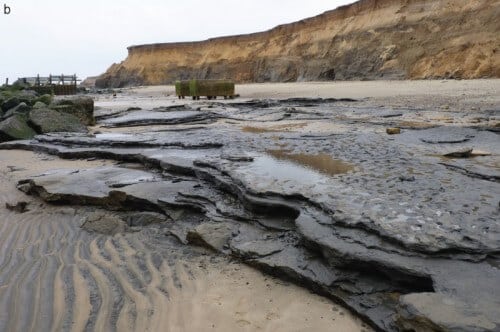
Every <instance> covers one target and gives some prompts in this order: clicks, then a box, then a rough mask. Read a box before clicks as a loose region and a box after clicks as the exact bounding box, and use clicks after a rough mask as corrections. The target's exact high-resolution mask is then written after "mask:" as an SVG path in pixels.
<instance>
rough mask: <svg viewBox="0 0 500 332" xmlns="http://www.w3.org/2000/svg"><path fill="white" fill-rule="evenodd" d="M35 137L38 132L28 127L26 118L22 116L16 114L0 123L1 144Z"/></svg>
mask: <svg viewBox="0 0 500 332" xmlns="http://www.w3.org/2000/svg"><path fill="white" fill-rule="evenodd" d="M35 135H36V132H35V131H34V130H33V129H32V128H31V127H30V126H28V124H27V123H26V120H25V117H24V116H22V115H20V114H14V115H13V116H11V117H9V118H8V119H6V120H4V121H2V122H0V142H6V141H12V140H19V139H30V138H33V137H34V136H35Z"/></svg>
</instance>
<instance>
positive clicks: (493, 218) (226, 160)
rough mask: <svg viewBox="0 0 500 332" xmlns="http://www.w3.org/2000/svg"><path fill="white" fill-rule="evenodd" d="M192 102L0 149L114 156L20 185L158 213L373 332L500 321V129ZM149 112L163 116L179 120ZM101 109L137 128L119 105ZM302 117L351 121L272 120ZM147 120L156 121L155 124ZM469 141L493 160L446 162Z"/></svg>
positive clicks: (283, 104) (274, 105)
mask: <svg viewBox="0 0 500 332" xmlns="http://www.w3.org/2000/svg"><path fill="white" fill-rule="evenodd" d="M193 105H194V106H189V105H184V106H183V107H184V110H183V111H180V108H177V109H175V110H173V109H170V108H164V109H161V110H160V109H157V110H156V112H151V118H150V119H147V118H145V119H142V120H150V121H146V122H145V123H147V125H146V126H144V127H143V128H142V130H141V131H139V132H136V133H134V134H130V133H129V134H125V133H116V132H115V133H105V134H97V135H83V134H71V135H64V134H53V135H44V136H38V137H36V139H35V140H32V141H18V142H11V143H4V144H1V145H0V148H2V149H28V150H33V151H40V152H44V153H49V154H53V155H57V156H59V157H61V158H104V159H112V160H115V161H120V162H123V163H125V164H123V165H122V166H121V167H117V166H103V167H93V168H91V169H88V170H76V169H75V170H55V171H53V172H47V173H46V174H43V175H41V176H36V177H29V178H25V179H23V180H22V181H20V182H19V189H21V190H22V191H24V192H26V193H29V194H36V195H38V196H40V197H42V198H43V199H44V200H46V201H47V202H51V203H56V204H84V205H94V206H98V207H99V208H103V209H107V210H112V211H135V212H148V213H151V212H153V213H158V214H161V215H164V216H165V217H166V218H167V219H169V222H168V223H166V225H165V226H164V231H165V233H166V234H168V235H169V238H171V237H173V238H175V239H177V240H179V245H180V246H182V245H183V244H185V245H203V246H206V247H209V248H211V249H212V250H215V251H217V252H219V253H222V254H227V255H231V256H233V257H236V258H238V259H239V260H241V261H244V262H246V263H248V264H251V265H252V266H255V267H257V268H260V269H262V270H263V271H265V272H267V273H270V274H274V275H276V276H279V277H281V278H285V279H289V280H293V281H295V282H297V283H299V284H301V285H303V286H306V287H308V288H310V289H312V290H314V291H316V292H319V293H321V294H324V295H327V296H329V297H331V298H333V299H335V300H337V301H340V302H342V303H343V304H345V305H347V306H348V307H349V308H350V309H351V310H353V311H355V312H356V313H358V314H359V315H360V316H361V317H363V319H365V320H366V321H367V322H369V323H370V324H371V325H372V326H373V327H374V328H376V329H379V330H384V331H404V330H412V329H413V330H426V329H434V330H437V331H448V330H452V331H494V330H495V329H498V326H500V321H499V320H498V317H500V315H499V312H498V308H499V304H500V294H499V293H498V287H496V286H497V284H498V280H499V278H500V274H499V270H498V266H499V262H498V257H499V253H500V242H499V241H500V240H499V239H500V237H499V234H500V228H499V224H498V222H497V219H498V213H499V210H498V202H499V197H500V188H499V182H498V167H497V166H496V165H497V164H496V163H497V161H498V154H499V153H500V151H498V146H497V145H495V144H492V143H493V142H496V141H497V140H498V134H497V133H495V132H492V131H488V130H485V129H486V128H483V127H481V126H467V127H456V126H441V127H439V128H426V129H421V128H419V129H418V130H405V131H403V132H402V134H401V135H399V136H397V137H396V138H394V137H392V136H391V137H390V138H389V137H388V136H387V135H386V134H385V131H381V133H378V132H374V131H373V130H365V129H366V128H371V129H373V128H374V127H375V128H378V127H382V128H383V127H385V126H388V125H391V126H393V125H396V124H397V123H401V122H403V121H404V120H407V116H409V117H411V116H414V115H412V114H411V112H408V113H409V114H408V115H407V114H403V113H406V112H402V111H398V110H394V109H384V108H381V109H380V108H379V109H377V110H373V109H363V108H361V107H356V105H355V104H353V102H352V101H350V102H348V101H343V102H339V101H337V100H322V99H314V100H313V99H290V100H282V101H276V100H274V101H270V100H255V101H251V102H248V103H245V102H240V103H229V104H227V103H226V104H218V103H210V105H207V106H210V107H209V108H208V107H207V108H204V107H203V106H204V105H206V104H204V103H201V104H193ZM200 110H210V113H207V116H208V117H215V118H217V119H218V120H219V121H231V122H236V123H239V124H242V125H244V124H246V123H252V125H254V126H255V125H256V124H259V123H260V124H261V125H262V126H264V125H267V126H270V125H271V124H272V125H274V126H275V127H274V128H275V131H273V130H268V131H263V132H261V133H260V134H259V135H256V134H255V133H254V132H252V131H247V132H245V131H241V130H239V128H237V127H234V126H231V127H228V126H223V125H221V124H220V123H219V124H218V126H217V127H214V126H213V124H212V125H210V126H199V122H198V121H199V118H192V117H191V113H192V112H193V111H200ZM158 112H164V113H166V114H170V117H169V121H172V122H170V124H166V123H165V122H164V119H163V117H158V114H157V113H158ZM184 112H185V113H186V114H183V113H184ZM425 112H426V111H424V110H420V111H419V113H425ZM427 112H429V113H432V112H433V111H427ZM450 114H451V113H449V112H447V115H448V116H451V115H450ZM433 115H435V114H434V113H433ZM462 115H463V114H460V115H457V119H458V118H460V119H462ZM483 116H484V114H483ZM492 117H495V116H494V115H492ZM101 119H103V120H102V121H103V124H104V122H105V121H107V120H109V119H113V122H114V124H115V125H119V126H124V127H125V128H126V127H127V126H136V125H137V124H136V123H134V122H132V123H131V122H129V120H130V116H129V114H127V113H123V114H122V113H118V114H117V115H116V114H115V115H114V116H113V117H111V118H106V117H101ZM174 119H182V120H183V122H182V123H183V125H186V121H188V120H186V119H192V121H194V122H193V123H194V124H196V125H197V126H198V127H196V128H192V129H189V128H179V127H178V124H177V123H179V122H177V121H175V120H174ZM307 121H318V122H320V121H329V122H331V123H335V124H336V125H337V126H340V127H339V128H344V130H339V131H338V132H333V133H328V134H318V133H316V134H314V133H311V134H304V133H300V132H293V131H292V132H290V131H284V129H281V131H280V129H279V128H280V127H279V126H283V125H284V124H286V123H288V125H289V126H293V124H294V123H300V122H307ZM155 122H157V125H162V126H163V127H161V129H162V130H161V131H157V132H154V133H152V132H151V129H152V128H155ZM435 124H438V122H436V123H435ZM165 125H166V126H170V127H173V128H172V130H170V128H169V127H165ZM342 126H343V127H342ZM134 128H135V127H134ZM269 128H270V129H271V128H272V127H269ZM281 128H283V127H281ZM156 129H158V128H156ZM180 129H183V130H180ZM354 129H355V130H354ZM114 130H116V128H115V129H114ZM213 142H217V143H218V145H214V144H213ZM429 142H430V143H429ZM465 146H473V147H474V148H478V149H489V150H490V152H491V155H490V156H485V157H481V158H482V159H481V162H478V163H475V162H473V161H471V160H468V159H464V160H461V159H448V158H447V159H444V158H443V157H440V156H442V155H444V154H448V153H449V152H450V150H461V149H463V148H464V147H465ZM276 151H281V152H279V153H278V152H276ZM301 154H303V155H316V156H322V154H323V155H327V156H330V157H331V159H330V160H329V162H321V160H322V159H321V158H319V157H318V158H316V160H317V163H318V164H317V165H309V168H306V167H301V166H300V163H301V162H300V157H299V156H300V155H301ZM333 156H334V157H335V158H333ZM444 161H446V164H448V165H454V166H456V167H460V168H462V169H466V170H468V171H470V174H468V173H463V172H457V170H456V169H455V168H453V167H447V166H444V165H442V163H443V162H444ZM131 162H133V163H135V164H134V165H135V166H133V167H132V166H130V164H127V163H131ZM137 163H139V164H141V165H142V167H141V169H137ZM340 165H342V167H340ZM313 166H314V167H313ZM327 170H329V171H327ZM472 173H474V174H483V175H485V176H484V177H481V178H478V177H477V176H472V175H471V174H472Z"/></svg>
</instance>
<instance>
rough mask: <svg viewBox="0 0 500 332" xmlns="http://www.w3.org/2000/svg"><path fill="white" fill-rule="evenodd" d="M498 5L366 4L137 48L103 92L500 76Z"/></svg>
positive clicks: (492, 1) (497, 1) (420, 0)
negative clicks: (212, 82) (217, 81)
mask: <svg viewBox="0 0 500 332" xmlns="http://www.w3.org/2000/svg"><path fill="white" fill-rule="evenodd" d="M499 17H500V0H454V1H446V0H361V1H358V2H356V3H354V4H352V5H348V6H344V7H339V8H338V9H336V10H332V11H328V12H325V13H323V14H321V15H319V16H316V17H312V18H309V19H305V20H302V21H299V22H295V23H291V24H286V25H281V26H278V27H276V28H274V29H272V30H269V31H265V32H260V33H255V34H249V35H239V36H231V37H222V38H214V39H209V40H206V41H201V42H186V43H165V44H151V45H140V46H131V47H129V48H128V52H129V54H128V57H127V58H126V59H125V60H124V61H123V62H121V63H119V64H113V65H112V66H111V67H110V68H109V69H108V70H107V71H106V73H104V74H103V75H101V76H100V77H99V78H98V79H97V81H96V85H97V86H99V87H122V86H127V85H155V84H165V83H171V82H173V81H175V80H177V79H187V78H194V77H195V78H231V79H234V80H236V81H237V82H290V81H313V80H336V79H337V80H351V79H352V80H354V79H355V80H358V79H423V78H442V77H447V78H481V77H500V54H499V52H500V47H499V45H500V21H499V20H498V18H499Z"/></svg>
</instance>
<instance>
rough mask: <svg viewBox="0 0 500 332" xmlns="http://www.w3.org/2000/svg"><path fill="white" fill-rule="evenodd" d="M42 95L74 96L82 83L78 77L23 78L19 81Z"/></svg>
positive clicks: (38, 76)
mask: <svg viewBox="0 0 500 332" xmlns="http://www.w3.org/2000/svg"><path fill="white" fill-rule="evenodd" d="M19 80H20V81H21V82H23V83H24V84H28V85H30V87H31V89H33V90H35V91H36V92H38V93H40V94H46V93H48V94H55V95H74V94H76V91H77V89H76V86H77V84H78V82H79V81H80V80H79V79H78V78H77V77H76V75H64V74H62V75H52V74H51V75H49V76H48V77H41V76H40V75H37V76H36V77H22V78H20V79H19Z"/></svg>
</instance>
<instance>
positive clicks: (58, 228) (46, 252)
mask: <svg viewBox="0 0 500 332" xmlns="http://www.w3.org/2000/svg"><path fill="white" fill-rule="evenodd" d="M0 199H1V201H2V202H5V200H6V199H7V198H6V197H5V195H3V197H1V196H0ZM38 204H39V203H38ZM0 210H1V212H0V245H1V253H2V254H1V255H0V331H84V330H85V331H127V330H135V331H139V330H140V331H160V330H164V327H165V326H169V325H170V326H172V322H174V323H175V321H176V320H181V321H182V320H183V318H182V315H181V314H180V313H179V312H174V311H176V310H172V311H171V314H172V315H173V316H172V317H169V313H168V312H165V310H160V309H165V308H167V307H168V306H169V305H168V304H169V296H170V295H171V294H173V293H175V292H178V291H180V288H181V280H183V282H184V283H186V282H188V283H189V280H190V272H189V269H187V265H185V264H184V265H183V264H182V263H181V262H180V261H177V260H176V259H175V252H173V251H172V250H171V248H170V249H169V248H168V242H167V241H165V237H163V238H162V239H161V241H160V235H159V234H154V232H155V230H154V229H151V230H147V231H145V232H141V233H134V234H123V235H117V236H114V237H108V236H103V235H95V234H89V233H87V232H85V231H83V230H81V229H80V228H79V226H80V223H81V218H82V216H81V215H79V214H78V212H77V211H76V210H74V209H72V208H63V209H55V208H51V207H46V208H45V210H48V211H50V212H48V213H47V212H45V211H44V212H43V213H41V211H40V209H38V210H37V209H35V210H34V211H30V212H27V213H24V214H17V213H15V212H10V211H7V210H6V209H4V208H3V206H2V208H1V209H0ZM148 232H149V234H145V233H148ZM144 236H147V237H148V241H144V239H142V238H143V237H144ZM155 238H156V239H157V240H158V241H155ZM145 243H147V245H146V244H145ZM179 274H183V275H181V276H179ZM183 286H186V287H189V285H186V284H185V285H183ZM167 322H169V323H168V324H166V323H167ZM174 325H175V324H174ZM180 325H182V322H181V324H180Z"/></svg>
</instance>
